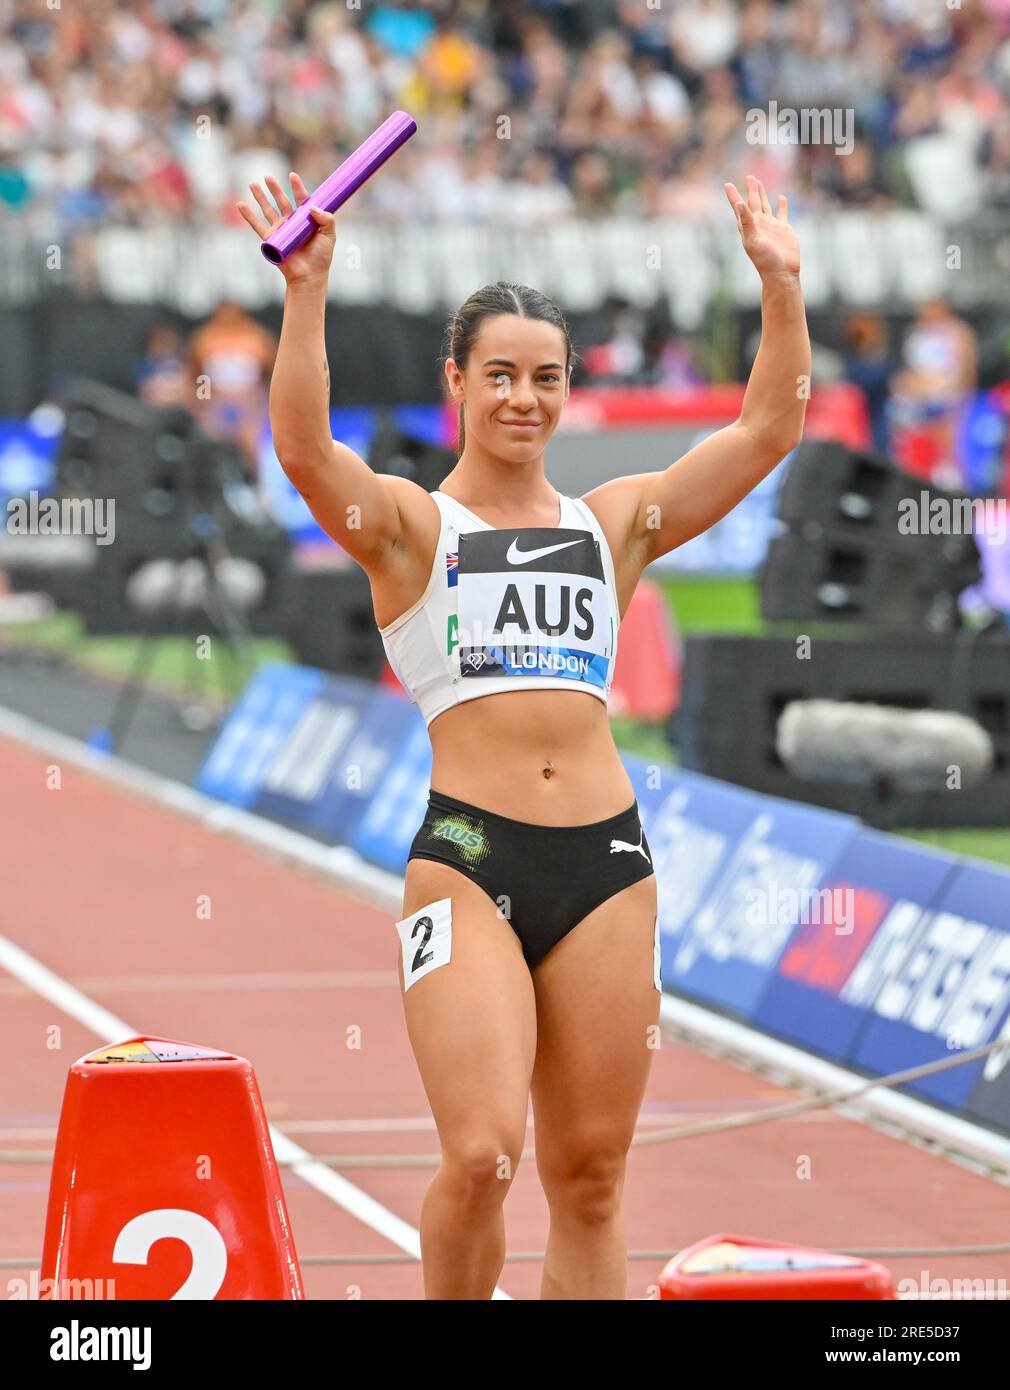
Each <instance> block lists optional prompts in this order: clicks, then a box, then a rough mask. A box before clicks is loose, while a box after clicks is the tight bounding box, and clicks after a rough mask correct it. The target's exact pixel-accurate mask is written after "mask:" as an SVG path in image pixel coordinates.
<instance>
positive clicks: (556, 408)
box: [445, 314, 568, 462]
mask: <svg viewBox="0 0 1010 1390" xmlns="http://www.w3.org/2000/svg"><path fill="white" fill-rule="evenodd" d="M566 357H567V348H566V345H565V336H564V334H563V333H562V332H561V329H560V328H556V327H555V326H554V325H553V324H551V323H544V322H542V321H541V320H539V319H523V318H519V317H518V316H517V315H515V314H496V315H495V317H494V318H489V319H485V320H484V322H483V324H482V325H481V329H480V332H479V334H478V336H477V339H476V341H475V343H474V345H473V347H472V348H471V350H470V356H469V358H468V360H467V364H466V370H465V371H463V372H461V371H460V370H459V368H458V367H457V365H456V363H455V362H454V361H453V359H452V358H450V359H449V361H448V362H447V363H446V364H445V374H446V379H447V380H448V383H449V389H450V391H451V392H452V395H453V398H454V400H456V401H462V402H464V403H465V406H466V411H465V423H466V439H467V442H468V443H469V442H470V441H471V440H473V441H474V442H476V443H479V444H480V445H481V446H482V447H483V448H485V449H486V450H487V451H488V452H489V453H492V454H495V455H496V456H497V457H498V458H503V459H515V460H516V461H517V462H525V461H526V460H528V459H534V458H538V457H539V456H540V455H541V454H542V453H543V451H544V447H545V445H546V443H547V441H548V439H550V437H551V435H552V434H553V433H554V431H555V429H556V428H557V424H558V420H559V419H560V416H561V409H562V407H563V406H564V403H565V401H566V400H567V399H568V372H567V370H566Z"/></svg>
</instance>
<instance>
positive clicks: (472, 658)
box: [466, 652, 487, 671]
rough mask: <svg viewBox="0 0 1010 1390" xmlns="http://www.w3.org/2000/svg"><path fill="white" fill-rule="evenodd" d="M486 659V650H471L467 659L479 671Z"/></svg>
mask: <svg viewBox="0 0 1010 1390" xmlns="http://www.w3.org/2000/svg"><path fill="white" fill-rule="evenodd" d="M485 661H487V654H486V653H485V652H471V653H470V655H469V656H468V657H467V659H466V664H467V665H468V666H472V667H473V669H474V670H475V671H479V670H480V668H481V667H482V666H483V665H484V662H485Z"/></svg>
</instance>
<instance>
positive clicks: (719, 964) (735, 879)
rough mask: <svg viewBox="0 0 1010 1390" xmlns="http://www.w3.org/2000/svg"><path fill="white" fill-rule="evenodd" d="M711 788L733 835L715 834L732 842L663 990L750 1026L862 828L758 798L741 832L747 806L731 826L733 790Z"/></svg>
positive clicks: (689, 812) (670, 954)
mask: <svg viewBox="0 0 1010 1390" xmlns="http://www.w3.org/2000/svg"><path fill="white" fill-rule="evenodd" d="M714 785H715V786H717V787H719V791H718V792H711V793H710V796H712V798H713V799H714V801H715V807H714V810H715V814H716V815H717V816H718V817H720V821H721V823H722V824H723V825H724V826H725V825H727V824H732V825H733V828H734V831H735V832H736V833H734V834H733V835H732V836H727V835H726V833H725V830H723V831H722V832H710V833H715V834H716V836H717V838H725V839H726V840H727V841H728V843H727V844H725V846H724V849H723V852H722V854H721V855H720V857H719V859H718V861H717V862H716V863H715V864H714V865H713V872H712V874H711V875H710V876H709V878H708V882H707V884H706V891H705V894H704V897H703V898H702V900H701V901H700V902H699V904H698V906H697V908H696V910H694V911H693V912H692V913H691V915H690V917H689V918H688V919H687V920H686V921H684V924H683V927H682V929H681V931H680V933H679V939H678V940H677V941H676V944H675V946H674V949H673V950H672V951H671V950H669V949H668V946H667V943H666V942H664V943H663V983H664V985H666V986H670V987H672V988H673V989H676V990H681V991H683V992H684V993H686V994H690V995H692V996H694V997H695V998H697V999H702V1000H707V1001H709V1002H711V1003H713V1004H716V1005H718V1006H719V1007H720V1008H722V1009H727V1010H730V1011H732V1012H735V1013H738V1014H742V1015H743V1016H744V1017H745V1018H750V1016H751V1015H752V1013H753V1011H754V1009H755V1007H756V1006H757V1003H758V1001H759V999H760V998H761V996H762V994H763V993H764V991H765V988H766V987H767V984H768V981H769V979H770V978H771V975H772V972H773V971H774V969H775V967H776V965H777V963H778V959H779V956H780V955H781V953H782V950H783V947H784V946H785V944H786V942H787V941H788V939H789V937H790V936H791V935H792V932H793V928H794V927H795V926H796V923H797V921H798V920H799V916H800V912H801V910H802V904H803V903H804V901H805V900H806V898H807V897H808V896H809V894H810V893H811V892H812V891H813V890H814V889H816V887H817V885H818V884H819V883H821V882H822V881H823V879H824V877H825V876H826V875H827V874H828V873H830V872H831V870H832V869H833V867H834V865H835V863H836V862H837V860H838V857H839V855H840V854H841V852H842V850H843V849H844V847H845V846H846V845H847V844H848V842H849V841H850V840H851V839H852V837H853V835H854V834H855V832H856V829H857V826H858V822H857V821H856V820H854V819H853V818H852V817H850V816H843V815H837V814H835V813H834V812H831V811H821V810H818V809H816V808H814V807H808V806H795V805H793V804H792V803H790V802H787V801H780V800H778V799H777V798H774V797H766V796H758V795H756V794H753V804H752V806H751V807H750V808H749V812H748V813H747V820H746V823H745V824H742V823H741V821H742V817H743V814H744V806H743V805H742V804H740V805H739V807H738V809H737V811H736V817H735V821H733V820H730V819H729V805H730V803H729V801H728V800H723V798H724V797H725V795H726V792H729V791H731V790H732V789H730V788H725V789H723V788H722V787H721V785H720V784H718V783H715V784H714ZM676 795H677V793H674V796H676ZM697 804H698V802H697V800H696V799H695V798H694V797H693V796H692V798H691V799H689V800H688V801H687V802H686V804H685V807H684V812H683V815H684V818H685V819H686V820H687V821H689V822H690V823H691V824H692V825H693V824H694V823H695V822H696V816H697V812H696V810H695V807H696V805H697ZM723 807H725V808H726V809H725V813H724V812H723V810H722V808H723ZM659 814H660V815H662V812H660V813H659ZM651 843H652V842H651V840H650V844H651ZM678 887H679V886H678V885H677V883H676V880H674V881H673V883H672V884H670V885H669V886H668V889H667V891H670V890H672V891H673V892H674V893H676V892H677V891H678ZM680 910H681V911H682V909H680Z"/></svg>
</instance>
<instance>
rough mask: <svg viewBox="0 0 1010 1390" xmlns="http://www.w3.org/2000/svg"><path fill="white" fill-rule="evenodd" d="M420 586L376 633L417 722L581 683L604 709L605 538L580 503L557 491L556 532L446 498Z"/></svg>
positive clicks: (611, 606) (608, 602)
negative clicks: (491, 699)
mask: <svg viewBox="0 0 1010 1390" xmlns="http://www.w3.org/2000/svg"><path fill="white" fill-rule="evenodd" d="M430 495H431V496H432V497H433V498H434V499H435V504H436V506H437V507H438V510H439V512H440V514H441V517H442V526H441V529H440V531H439V535H438V544H437V546H436V547H435V557H434V560H433V561H432V566H431V574H430V576H429V578H428V585H427V588H426V589H425V591H424V593H423V594H422V595H421V597H420V598H419V599H418V600H417V602H416V603H415V604H414V605H413V606H412V607H411V608H408V609H407V611H406V612H405V613H401V614H400V616H399V617H398V618H395V619H394V620H393V622H391V623H389V624H388V625H387V626H386V627H383V628H380V629H379V633H380V635H381V637H382V643H383V646H384V647H385V649H386V655H387V656H388V658H389V664H390V666H391V667H392V668H393V671H394V672H395V674H396V676H397V678H398V679H399V681H400V683H401V684H402V685H403V687H404V689H405V690H406V691H407V694H408V695H409V696H410V698H411V699H412V700H413V701H414V703H415V704H416V705H417V706H418V707H419V709H420V711H421V713H422V714H423V715H424V722H425V724H426V725H428V724H430V723H431V721H432V720H433V719H435V718H436V717H437V716H438V715H440V714H442V713H443V712H444V711H445V710H447V709H449V708H451V707H452V706H453V705H457V704H461V703H462V702H463V701H464V700H475V699H478V698H479V697H480V696H481V695H496V694H498V693H499V692H501V691H505V690H572V689H578V690H585V691H588V692H589V693H590V694H592V695H596V696H597V697H598V698H599V699H601V700H602V701H603V702H604V704H606V702H607V699H608V696H609V694H610V687H611V684H612V682H613V675H614V659H615V657H616V655H617V630H618V627H619V626H620V621H621V617H620V608H619V605H618V600H617V584H616V580H615V576H614V562H613V557H612V556H611V554H610V547H609V545H608V544H607V538H606V536H604V534H603V531H602V530H601V528H600V523H599V521H598V520H597V519H596V517H595V516H594V515H593V513H592V511H591V510H590V508H589V507H588V506H587V505H586V504H585V502H583V501H582V499H581V498H576V497H562V498H561V520H560V522H559V524H558V526H556V527H551V526H524V527H511V526H510V527H507V528H504V529H502V530H499V529H497V528H496V527H494V526H491V525H489V524H488V522H486V521H482V520H481V519H480V517H479V516H475V515H474V514H473V512H471V511H469V510H468V509H467V508H466V507H464V506H463V504H462V503H461V502H457V501H456V499H455V498H454V497H450V496H449V495H448V493H445V492H441V491H437V490H436V491H435V492H432V493H431V494H430Z"/></svg>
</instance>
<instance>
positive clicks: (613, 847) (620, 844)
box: [610, 826, 652, 864]
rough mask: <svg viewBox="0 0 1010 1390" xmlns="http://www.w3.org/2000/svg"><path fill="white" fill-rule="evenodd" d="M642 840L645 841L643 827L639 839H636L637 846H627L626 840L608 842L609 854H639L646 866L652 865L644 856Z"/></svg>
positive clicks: (645, 855) (646, 856) (647, 857)
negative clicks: (624, 852)
mask: <svg viewBox="0 0 1010 1390" xmlns="http://www.w3.org/2000/svg"><path fill="white" fill-rule="evenodd" d="M644 839H645V827H644V826H643V827H642V833H641V834H640V835H639V837H638V844H637V845H629V844H628V841H627V840H611V842H610V853H611V854H619V853H620V852H621V851H622V850H627V852H628V853H629V854H640V855H641V856H642V858H643V859H644V860H645V862H646V863H647V864H651V863H652V860H651V859H650V858H649V856H648V855H647V854H646V852H645V849H644V847H643V843H642V842H643V840H644Z"/></svg>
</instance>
